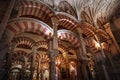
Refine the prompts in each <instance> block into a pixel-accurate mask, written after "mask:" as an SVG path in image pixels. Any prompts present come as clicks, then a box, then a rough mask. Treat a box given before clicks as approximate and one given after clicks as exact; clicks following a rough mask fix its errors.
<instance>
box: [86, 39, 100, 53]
mask: <svg viewBox="0 0 120 80" xmlns="http://www.w3.org/2000/svg"><path fill="white" fill-rule="evenodd" d="M84 41H85V45H86V46H88V47H89V48H90V49H91V51H92V52H93V53H96V52H98V48H97V47H96V43H95V41H94V39H91V38H87V39H84Z"/></svg>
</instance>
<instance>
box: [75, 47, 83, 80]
mask: <svg viewBox="0 0 120 80" xmlns="http://www.w3.org/2000/svg"><path fill="white" fill-rule="evenodd" d="M80 54H81V53H80V52H79V47H77V48H76V55H77V80H81V79H82V74H81V70H82V69H81V67H80V66H81V56H80Z"/></svg>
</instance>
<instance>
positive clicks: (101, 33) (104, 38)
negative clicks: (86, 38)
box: [96, 29, 109, 42]
mask: <svg viewBox="0 0 120 80" xmlns="http://www.w3.org/2000/svg"><path fill="white" fill-rule="evenodd" d="M96 35H98V37H100V40H101V42H102V41H107V40H108V39H109V36H108V34H107V33H106V32H105V31H104V30H102V29H97V30H96Z"/></svg>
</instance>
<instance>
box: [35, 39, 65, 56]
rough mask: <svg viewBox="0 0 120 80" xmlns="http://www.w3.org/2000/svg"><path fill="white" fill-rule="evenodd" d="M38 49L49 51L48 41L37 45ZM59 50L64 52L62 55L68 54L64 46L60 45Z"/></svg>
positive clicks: (39, 42)
mask: <svg viewBox="0 0 120 80" xmlns="http://www.w3.org/2000/svg"><path fill="white" fill-rule="evenodd" d="M35 45H36V47H37V49H39V48H45V49H48V46H47V42H46V41H38V42H36V43H35ZM58 50H59V51H60V52H62V54H65V53H66V52H67V48H66V47H64V46H63V45H62V44H58Z"/></svg>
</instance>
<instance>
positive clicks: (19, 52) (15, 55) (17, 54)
mask: <svg viewBox="0 0 120 80" xmlns="http://www.w3.org/2000/svg"><path fill="white" fill-rule="evenodd" d="M22 56H23V57H27V58H28V59H29V57H30V54H29V53H27V52H25V51H22V50H17V51H15V52H14V53H13V54H12V61H15V60H16V59H18V58H20V57H22Z"/></svg>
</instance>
